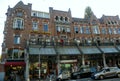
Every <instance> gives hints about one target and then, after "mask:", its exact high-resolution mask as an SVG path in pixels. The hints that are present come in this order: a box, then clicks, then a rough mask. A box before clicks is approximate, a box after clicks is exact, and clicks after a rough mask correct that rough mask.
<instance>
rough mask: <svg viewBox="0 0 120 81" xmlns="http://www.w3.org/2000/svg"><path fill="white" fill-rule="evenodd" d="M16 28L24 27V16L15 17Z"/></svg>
mask: <svg viewBox="0 0 120 81" xmlns="http://www.w3.org/2000/svg"><path fill="white" fill-rule="evenodd" d="M13 28H14V29H23V28H24V20H23V19H22V18H15V19H14V22H13Z"/></svg>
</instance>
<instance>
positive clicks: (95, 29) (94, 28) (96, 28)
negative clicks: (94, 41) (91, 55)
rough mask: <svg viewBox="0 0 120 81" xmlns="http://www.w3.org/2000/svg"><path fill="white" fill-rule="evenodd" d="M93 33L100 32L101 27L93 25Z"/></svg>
mask: <svg viewBox="0 0 120 81" xmlns="http://www.w3.org/2000/svg"><path fill="white" fill-rule="evenodd" d="M92 31H93V34H100V31H99V27H98V26H93V27H92Z"/></svg>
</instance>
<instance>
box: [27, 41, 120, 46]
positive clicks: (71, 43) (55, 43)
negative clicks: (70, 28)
mask: <svg viewBox="0 0 120 81" xmlns="http://www.w3.org/2000/svg"><path fill="white" fill-rule="evenodd" d="M29 45H40V46H75V45H78V46H114V45H120V43H113V42H105V43H97V42H91V43H86V42H81V43H79V42H75V41H71V42H70V41H69V42H66V41H62V42H55V41H50V42H46V41H35V40H34V41H29Z"/></svg>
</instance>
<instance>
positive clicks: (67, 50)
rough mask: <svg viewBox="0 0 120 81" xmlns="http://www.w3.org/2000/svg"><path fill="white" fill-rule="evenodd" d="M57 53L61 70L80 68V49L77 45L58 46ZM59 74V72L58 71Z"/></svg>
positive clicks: (70, 70)
mask: <svg viewBox="0 0 120 81" xmlns="http://www.w3.org/2000/svg"><path fill="white" fill-rule="evenodd" d="M56 51H57V53H58V54H57V55H59V59H57V60H59V63H60V66H59V70H60V72H63V71H69V72H75V71H77V70H78V67H79V64H80V62H79V60H80V59H81V58H79V56H80V54H81V53H80V51H79V49H78V48H77V47H76V46H64V47H57V48H56ZM58 74H59V72H58Z"/></svg>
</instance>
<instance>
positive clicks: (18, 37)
mask: <svg viewBox="0 0 120 81" xmlns="http://www.w3.org/2000/svg"><path fill="white" fill-rule="evenodd" d="M14 44H20V36H19V35H15V36H14Z"/></svg>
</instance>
